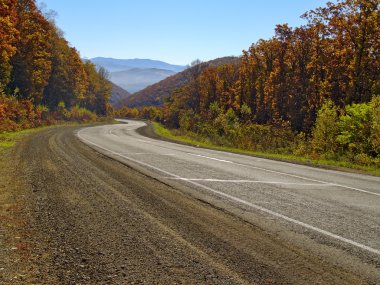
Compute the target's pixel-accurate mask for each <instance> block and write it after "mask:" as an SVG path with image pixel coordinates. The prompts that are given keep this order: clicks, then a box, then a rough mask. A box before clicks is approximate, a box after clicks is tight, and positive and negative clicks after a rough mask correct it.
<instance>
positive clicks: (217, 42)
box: [38, 0, 326, 64]
mask: <svg viewBox="0 0 380 285" xmlns="http://www.w3.org/2000/svg"><path fill="white" fill-rule="evenodd" d="M41 2H44V3H45V4H46V5H47V9H52V10H55V11H56V12H57V13H58V15H57V17H56V23H57V25H58V27H60V28H61V29H62V30H63V31H64V33H65V37H66V39H67V40H68V41H69V42H70V43H71V45H72V46H74V47H76V48H77V49H78V50H79V51H80V54H81V56H82V57H88V58H92V57H96V56H104V57H114V58H151V59H159V60H163V61H166V62H169V63H172V64H188V63H190V62H191V61H192V60H194V59H197V58H199V59H201V60H210V59H214V58H217V57H222V56H229V55H240V54H241V51H242V50H243V49H248V48H249V46H250V45H251V44H252V43H254V42H256V41H257V40H259V39H260V38H263V39H268V38H270V37H272V36H273V34H274V27H275V25H276V24H281V23H288V24H289V25H291V26H293V27H294V26H300V25H302V24H305V21H304V20H302V19H300V17H299V16H300V15H302V14H303V13H304V12H306V11H308V10H310V9H314V8H316V7H320V6H324V5H325V3H326V1H325V0H323V1H322V0H43V1H42V0H38V3H41Z"/></svg>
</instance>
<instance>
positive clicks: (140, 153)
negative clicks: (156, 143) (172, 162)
mask: <svg viewBox="0 0 380 285" xmlns="http://www.w3.org/2000/svg"><path fill="white" fill-rule="evenodd" d="M120 154H130V155H156V156H174V155H175V154H173V153H153V152H121V153H120Z"/></svg>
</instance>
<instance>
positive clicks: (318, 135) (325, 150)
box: [311, 100, 339, 157]
mask: <svg viewBox="0 0 380 285" xmlns="http://www.w3.org/2000/svg"><path fill="white" fill-rule="evenodd" d="M338 133H339V127H338V110H337V108H336V107H335V105H334V103H333V102H332V101H331V100H327V101H326V102H325V103H324V104H323V105H322V108H321V109H320V110H319V111H318V116H317V121H316V123H315V127H314V129H313V132H312V134H313V136H312V141H311V144H312V147H313V151H314V152H315V153H317V154H320V155H324V156H326V157H333V156H334V155H336V152H337V148H338V144H337V141H336V137H337V135H338Z"/></svg>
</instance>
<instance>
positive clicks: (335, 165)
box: [153, 122, 380, 175]
mask: <svg viewBox="0 0 380 285" xmlns="http://www.w3.org/2000/svg"><path fill="white" fill-rule="evenodd" d="M153 126H154V130H155V132H156V134H157V135H159V136H161V137H164V138H167V139H170V140H173V141H177V142H180V143H184V144H188V145H192V146H197V147H204V148H210V149H216V150H222V151H228V152H233V153H238V154H246V155H252V156H257V157H262V158H269V159H274V160H279V161H286V162H293V163H298V164H303V165H309V166H317V167H323V168H327V169H335V170H341V171H349V172H356V173H364V174H371V175H380V169H379V168H377V167H374V166H363V165H358V164H354V163H351V162H348V161H336V160H324V159H318V160H313V159H311V158H308V157H303V156H296V155H292V154H277V153H266V152H259V151H252V150H244V149H239V148H234V147H228V146H220V145H215V144H213V143H211V142H210V141H209V140H208V139H207V138H203V137H195V138H194V137H193V136H188V135H176V134H174V133H173V132H172V131H171V130H169V129H167V128H165V127H164V126H163V125H162V124H160V123H157V122H153Z"/></svg>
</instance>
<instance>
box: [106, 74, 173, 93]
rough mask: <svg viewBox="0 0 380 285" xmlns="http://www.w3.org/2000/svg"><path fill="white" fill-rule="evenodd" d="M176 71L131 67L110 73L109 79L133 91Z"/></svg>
mask: <svg viewBox="0 0 380 285" xmlns="http://www.w3.org/2000/svg"><path fill="white" fill-rule="evenodd" d="M175 73H176V72H174V71H171V70H166V69H157V68H146V69H142V68H133V69H129V70H124V71H117V72H111V73H110V80H111V81H112V82H113V83H115V84H116V85H119V86H120V87H122V88H123V89H125V90H128V92H131V93H134V92H137V91H139V90H142V89H144V88H145V87H147V86H149V85H152V84H154V83H156V82H158V81H161V80H163V79H165V78H166V77H168V76H170V75H173V74H175Z"/></svg>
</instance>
